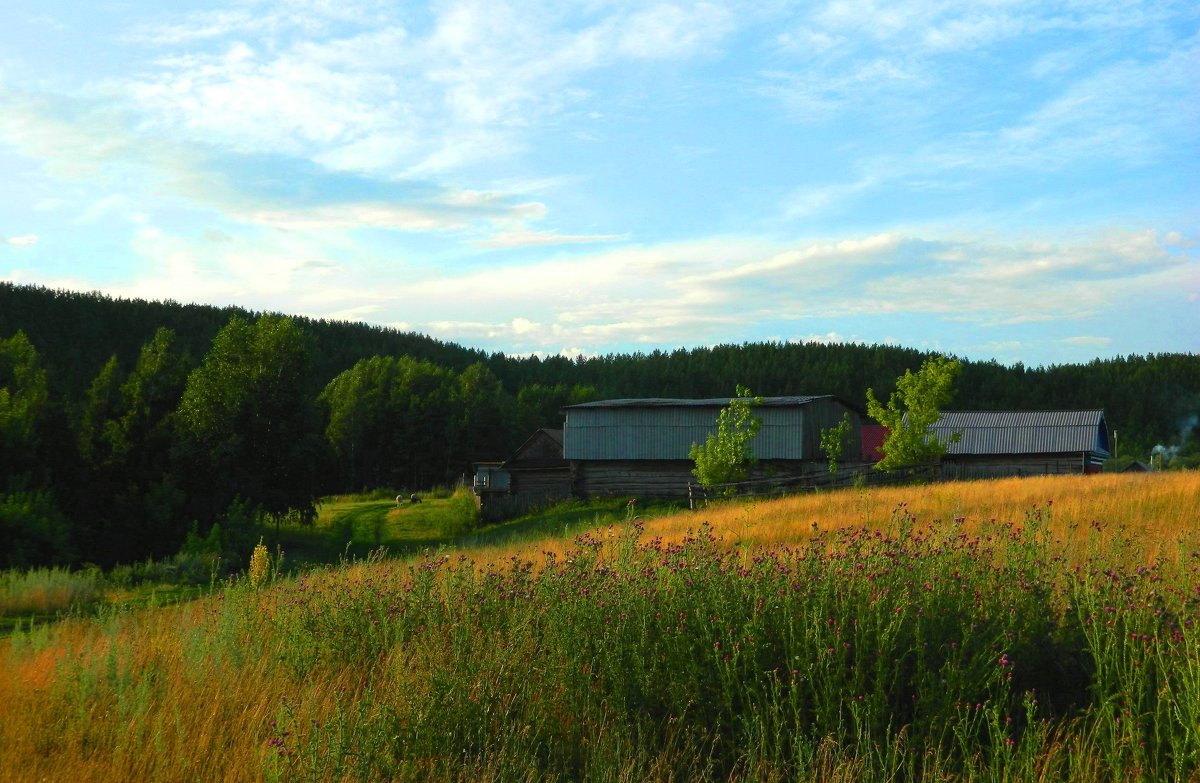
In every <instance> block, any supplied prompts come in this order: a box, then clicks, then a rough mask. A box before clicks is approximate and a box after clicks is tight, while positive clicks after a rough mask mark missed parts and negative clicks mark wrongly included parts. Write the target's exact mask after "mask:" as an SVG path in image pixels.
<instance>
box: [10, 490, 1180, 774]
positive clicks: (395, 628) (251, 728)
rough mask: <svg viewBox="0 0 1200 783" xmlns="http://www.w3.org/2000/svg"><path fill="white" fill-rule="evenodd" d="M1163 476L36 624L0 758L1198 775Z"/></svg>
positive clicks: (850, 497)
mask: <svg viewBox="0 0 1200 783" xmlns="http://www.w3.org/2000/svg"><path fill="white" fill-rule="evenodd" d="M1152 478H1153V480H1151V481H1146V480H1144V477H1129V478H1124V479H1117V480H1115V481H1111V482H1108V483H1104V484H1095V483H1092V482H1093V481H1094V477H1092V478H1087V479H1082V478H1080V479H1076V478H1063V479H1053V480H1037V481H1034V482H1032V483H1024V482H1008V481H1004V482H984V483H978V484H971V483H963V484H957V485H935V486H929V487H909V488H902V489H897V488H892V489H888V490H886V491H884V490H868V491H865V492H855V491H853V490H850V491H847V492H846V493H830V494H829V495H827V496H823V497H813V498H808V499H803V500H787V501H779V502H778V503H780V504H782V505H781V506H777V505H776V504H775V503H758V504H753V505H749V504H738V503H736V502H734V503H730V504H726V505H723V506H720V507H713V508H710V509H708V510H707V511H706V512H704V513H698V514H687V513H686V512H684V513H682V514H679V515H674V516H663V517H661V518H650V519H642V520H631V521H629V522H624V521H621V522H614V523H612V524H611V525H608V524H604V525H602V526H600V527H599V528H596V529H592V530H585V531H579V532H578V535H574V536H571V537H569V538H567V539H564V538H563V537H562V536H561V534H559V533H558V532H557V530H553V531H552V532H554V535H553V536H551V537H548V538H532V539H529V540H525V541H521V542H515V541H514V542H512V543H511V544H510V543H503V544H502V545H499V546H495V545H488V542H481V546H478V547H475V548H471V549H467V548H461V549H458V550H454V549H442V550H437V551H426V552H424V553H423V554H421V555H419V556H416V557H412V558H401V559H393V558H383V557H378V556H372V557H368V558H366V559H365V560H358V561H356V562H353V563H347V564H345V565H344V566H343V567H341V568H331V569H320V570H312V571H309V572H306V573H304V574H301V575H299V576H296V577H293V578H281V579H280V580H279V581H277V582H275V583H274V584H272V585H269V586H267V587H265V588H262V589H253V588H252V587H251V585H250V584H249V583H248V582H247V581H246V580H235V581H234V582H231V583H230V584H229V585H228V586H227V587H225V589H223V590H222V591H221V592H220V593H219V594H216V595H213V596H211V597H207V598H204V599H202V600H200V601H195V602H191V603H189V604H187V605H181V606H175V607H169V608H164V609H158V610H155V611H136V612H135V611H127V612H110V613H108V614H106V615H105V616H104V617H103V618H101V619H100V620H98V621H94V622H78V621H73V622H69V623H64V624H60V625H57V626H53V627H45V628H39V629H36V630H35V631H34V632H32V633H18V634H15V635H14V636H13V637H12V638H10V639H9V640H7V641H5V642H3V643H2V646H0V704H2V705H5V710H6V713H7V714H6V720H4V721H0V758H4V759H6V760H7V761H8V763H6V764H5V765H3V766H0V780H30V779H71V778H74V779H81V780H97V781H106V780H108V781H116V780H132V779H147V780H166V781H171V780H180V781H183V780H188V781H192V780H289V781H291V780H295V781H299V780H413V781H417V780H421V781H424V780H456V781H457V780H461V781H466V780H472V781H474V780H495V781H509V780H530V781H532V780H539V781H540V780H562V781H568V780H570V781H574V780H597V781H599V780H606V781H607V780H614V781H616V780H629V781H635V780H637V781H640V780H662V781H666V780H713V781H717V780H721V781H727V780H745V781H750V780H753V781H760V780H765V781H772V780H779V781H782V780H847V781H849V780H922V781H924V780H928V781H934V780H937V781H942V780H996V781H1000V780H1046V781H1050V780H1054V781H1057V780H1074V781H1110V780H1145V781H1152V780H1153V781H1157V780H1176V781H1190V780H1196V779H1197V778H1198V777H1200V733H1198V732H1197V731H1196V727H1197V726H1200V629H1198V628H1197V622H1198V621H1200V574H1198V571H1200V537H1198V535H1197V525H1196V521H1197V520H1196V516H1197V511H1198V510H1200V475H1198V474H1176V475H1173V476H1156V477H1152ZM896 493H898V494H896ZM789 504H799V505H789ZM809 504H811V505H809ZM822 509H824V511H822ZM564 511H565V510H564ZM1141 513H1152V514H1160V515H1161V516H1162V517H1163V519H1150V518H1146V517H1142V516H1140V514H1141ZM823 514H825V515H828V516H823ZM842 514H844V515H846V516H844V517H843V516H839V515H842ZM789 518H790V522H789V521H788V520H789ZM528 524H533V523H532V522H528ZM564 524H566V525H570V524H571V522H570V521H567V522H564ZM569 532H576V531H573V530H571V531H569ZM493 543H494V542H493Z"/></svg>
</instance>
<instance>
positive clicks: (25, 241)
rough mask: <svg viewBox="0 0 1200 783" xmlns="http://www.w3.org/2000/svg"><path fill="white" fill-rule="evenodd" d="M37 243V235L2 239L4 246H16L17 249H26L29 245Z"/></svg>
mask: <svg viewBox="0 0 1200 783" xmlns="http://www.w3.org/2000/svg"><path fill="white" fill-rule="evenodd" d="M37 241H38V237H37V234H24V235H22V236H17V237H4V243H5V244H6V245H16V246H18V247H28V246H29V245H36V244H37Z"/></svg>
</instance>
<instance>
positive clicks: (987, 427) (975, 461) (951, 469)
mask: <svg viewBox="0 0 1200 783" xmlns="http://www.w3.org/2000/svg"><path fill="white" fill-rule="evenodd" d="M931 431H932V433H933V434H934V435H935V436H936V437H937V439H938V440H939V441H941V442H942V443H943V444H945V446H946V454H945V456H943V457H942V464H941V473H942V476H943V477H944V478H990V477H998V476H1040V475H1050V474H1057V473H1098V472H1100V468H1101V466H1102V465H1103V464H1104V461H1105V460H1106V459H1108V458H1109V457H1110V456H1111V454H1110V447H1109V437H1108V425H1107V423H1106V422H1105V420H1104V411H1102V410H1098V409H1096V410H1077V411H946V412H945V413H943V414H942V418H941V420H940V421H938V423H937V424H935V425H934V426H933V427H932V428H931ZM955 435H957V436H958V439H957V440H956V441H955V440H953V436H955Z"/></svg>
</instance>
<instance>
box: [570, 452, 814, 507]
mask: <svg viewBox="0 0 1200 783" xmlns="http://www.w3.org/2000/svg"><path fill="white" fill-rule="evenodd" d="M693 467H695V463H693V462H691V461H690V460H575V461H573V462H572V463H571V494H572V495H575V496H576V497H603V496H611V495H632V496H636V497H655V498H686V497H687V496H688V485H689V484H695V483H696V477H695V476H693V475H692V468H693ZM823 472H827V471H826V463H824V462H819V461H817V460H762V461H759V462H756V463H755V464H754V465H753V466H751V469H750V471H749V475H748V480H749V481H750V482H755V483H762V485H763V486H767V485H769V484H770V483H771V482H772V481H778V482H779V483H780V484H788V483H795V481H797V480H801V479H803V478H806V477H815V478H821V477H822V475H823Z"/></svg>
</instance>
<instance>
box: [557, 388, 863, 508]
mask: <svg viewBox="0 0 1200 783" xmlns="http://www.w3.org/2000/svg"><path fill="white" fill-rule="evenodd" d="M729 402H730V400H729V398H712V399H697V400H691V399H662V398H650V399H624V400H601V401H599V402H587V403H583V404H580V405H571V406H568V407H566V408H565V409H564V411H565V413H566V423H565V424H564V426H563V457H564V459H566V460H567V461H568V462H569V463H570V471H571V474H570V475H571V492H572V494H573V495H575V496H577V497H589V496H596V495H636V496H649V497H667V498H669V497H686V496H687V494H688V485H689V484H690V483H692V482H694V481H695V479H694V478H693V476H692V472H691V471H692V468H693V466H694V463H693V462H692V461H691V460H690V459H689V457H688V452H689V451H690V450H691V447H692V444H694V443H704V441H705V439H706V438H707V437H708V434H709V433H710V432H715V430H716V422H717V417H718V416H719V415H720V413H721V410H722V409H723V408H725V407H727V406H728V405H729ZM845 414H849V415H850V420H851V424H852V432H851V433H850V438H849V445H848V446H847V449H846V452H845V453H844V454H843V455H842V458H843V460H844V461H846V462H848V463H849V462H857V461H859V460H861V457H862V455H861V452H860V446H859V443H860V438H859V435H858V428H859V427H860V426H861V422H862V416H861V412H860V411H858V410H857V409H855V408H852V407H851V406H849V405H847V404H846V403H845V402H843V401H842V400H840V399H838V398H837V397H832V396H793V397H764V398H763V399H762V404H761V405H759V406H758V407H756V408H755V416H757V417H758V418H759V419H761V420H762V427H761V429H760V430H759V433H758V436H757V437H756V438H755V439H754V440H753V442H752V443H751V448H752V451H753V454H754V456H755V458H756V459H757V460H758V461H757V462H756V464H755V465H754V468H753V471H752V478H763V477H767V476H770V477H793V478H799V477H803V476H805V475H815V474H819V473H820V472H821V471H825V470H827V467H826V465H827V462H826V457H825V455H823V454H822V453H821V430H822V429H825V428H829V427H833V426H836V425H837V424H838V423H840V422H841V420H842V417H843V415H845Z"/></svg>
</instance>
